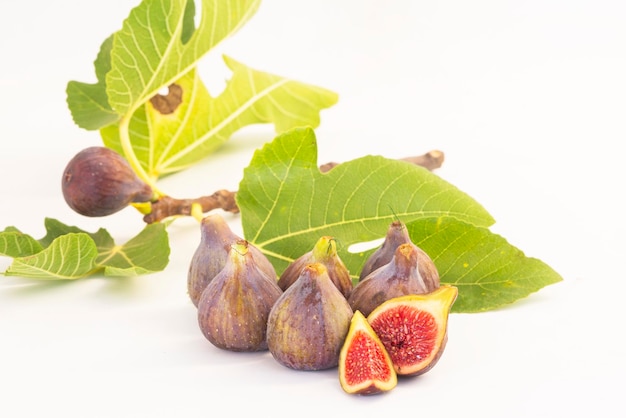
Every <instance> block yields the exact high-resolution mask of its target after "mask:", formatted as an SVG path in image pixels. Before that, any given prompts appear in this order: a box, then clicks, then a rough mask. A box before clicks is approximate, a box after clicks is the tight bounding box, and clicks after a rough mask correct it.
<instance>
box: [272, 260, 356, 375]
mask: <svg viewBox="0 0 626 418" xmlns="http://www.w3.org/2000/svg"><path fill="white" fill-rule="evenodd" d="M351 319H352V309H351V308H350V305H348V302H347V301H346V298H345V297H344V296H343V295H342V294H341V292H340V291H339V289H337V287H336V286H335V285H334V284H333V282H332V281H331V279H330V277H329V276H328V271H327V269H326V267H325V266H324V265H323V264H322V263H311V264H307V265H306V266H305V267H304V268H303V269H302V272H301V273H300V276H299V277H298V279H297V280H296V281H295V282H294V283H293V285H291V286H290V287H289V288H288V289H287V290H285V291H284V292H283V294H282V295H281V296H280V298H279V299H278V300H277V301H276V303H275V304H274V306H273V307H272V310H271V311H270V314H269V317H268V320H267V345H268V348H269V351H270V353H271V354H272V356H273V357H274V359H276V361H278V362H279V363H280V364H282V365H283V366H286V367H289V368H291V369H295V370H324V369H329V368H332V367H335V366H337V365H338V363H339V353H340V351H341V347H342V346H343V342H344V341H345V338H346V335H347V333H348V329H349V327H350V320H351Z"/></svg>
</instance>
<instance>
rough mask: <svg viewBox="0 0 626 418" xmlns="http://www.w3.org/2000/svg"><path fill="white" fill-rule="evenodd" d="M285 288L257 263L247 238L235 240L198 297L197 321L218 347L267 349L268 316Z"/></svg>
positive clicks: (206, 335)
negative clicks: (219, 268) (217, 271)
mask: <svg viewBox="0 0 626 418" xmlns="http://www.w3.org/2000/svg"><path fill="white" fill-rule="evenodd" d="M281 294H282V290H281V289H280V287H278V285H277V284H276V278H275V277H270V276H268V275H267V274H266V273H265V272H264V271H263V270H262V269H261V268H260V267H259V265H258V264H257V262H256V260H255V258H254V257H253V255H252V252H251V251H250V247H249V244H248V241H246V240H239V241H237V242H236V243H234V244H232V245H231V247H230V250H229V252H228V258H227V259H226V264H225V265H224V268H223V269H222V270H221V271H220V272H219V273H218V274H217V275H216V276H215V277H214V278H213V280H211V282H210V283H209V284H208V285H207V287H206V288H205V289H204V291H203V292H202V295H201V296H200V300H199V301H198V324H199V326H200V329H201V331H202V333H203V334H204V336H205V337H206V338H207V340H209V341H210V342H211V343H212V344H213V345H215V346H216V347H219V348H222V349H225V350H230V351H262V350H267V342H266V338H265V336H266V330H267V318H268V315H269V313H270V310H271V309H272V306H273V305H274V303H275V302H276V301H277V300H278V298H279V297H280V296H281Z"/></svg>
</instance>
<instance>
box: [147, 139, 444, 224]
mask: <svg viewBox="0 0 626 418" xmlns="http://www.w3.org/2000/svg"><path fill="white" fill-rule="evenodd" d="M400 160H401V161H407V162H409V163H412V164H415V165H419V166H422V167H424V168H426V169H428V170H431V171H432V170H435V169H437V168H439V167H441V165H442V164H443V160H444V154H443V152H441V151H437V150H435V151H429V152H427V153H426V154H423V155H417V156H413V157H406V158H401V159H400ZM339 164H340V163H334V162H330V163H326V164H323V165H321V166H320V171H321V172H323V173H326V172H328V171H329V170H331V169H332V168H333V167H336V166H337V165H339ZM236 195H237V192H235V191H229V190H218V191H216V192H215V193H213V194H212V195H210V196H202V197H199V198H197V199H176V198H173V197H170V196H163V197H161V198H160V199H159V200H157V201H156V202H152V204H151V211H150V213H149V214H147V215H145V216H144V218H143V220H144V222H146V223H148V224H151V223H154V222H160V221H162V220H163V219H166V218H169V217H172V216H193V215H194V207H196V208H197V207H199V208H200V209H201V212H202V213H206V212H209V211H211V210H214V209H222V210H224V211H226V212H232V213H239V207H238V206H237V203H236V201H235V197H236Z"/></svg>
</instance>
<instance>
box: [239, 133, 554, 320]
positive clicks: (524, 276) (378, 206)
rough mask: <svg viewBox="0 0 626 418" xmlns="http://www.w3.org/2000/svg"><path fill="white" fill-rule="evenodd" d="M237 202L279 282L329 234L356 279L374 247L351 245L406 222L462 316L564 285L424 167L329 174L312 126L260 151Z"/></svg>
mask: <svg viewBox="0 0 626 418" xmlns="http://www.w3.org/2000/svg"><path fill="white" fill-rule="evenodd" d="M237 204H238V206H239V208H240V210H241V220H242V227H243V230H244V236H245V238H246V239H247V240H249V241H250V242H252V243H253V244H254V245H256V246H257V247H259V249H260V250H261V251H263V252H264V253H265V254H266V255H267V257H268V258H269V259H270V260H271V261H272V263H273V264H274V266H275V268H276V271H277V273H278V274H281V273H282V271H284V269H285V268H286V266H287V265H288V264H289V263H291V262H292V261H293V260H294V259H296V258H297V257H299V256H300V255H302V254H303V253H305V252H306V251H308V250H309V249H310V248H311V247H312V246H313V245H314V244H315V242H316V241H317V239H319V237H320V236H323V235H327V236H333V237H335V238H336V239H337V240H338V242H339V243H340V244H341V245H340V247H339V248H338V254H339V256H340V258H341V259H342V260H343V261H344V263H345V265H346V267H347V268H348V270H349V271H350V274H351V276H352V277H353V280H355V279H356V278H357V277H358V275H359V272H360V270H361V268H362V266H363V264H364V262H365V260H366V258H367V257H368V256H369V254H371V253H372V252H373V251H374V250H375V249H370V250H367V251H360V252H351V251H350V247H351V246H352V245H353V244H360V243H364V242H369V241H374V240H376V239H381V238H383V237H384V236H385V234H386V232H387V229H388V227H389V224H390V223H391V222H392V221H394V220H396V219H400V220H402V221H403V222H404V223H405V224H407V225H411V231H412V235H411V237H412V240H414V242H415V244H416V245H418V246H421V245H423V247H422V248H423V249H424V251H426V252H427V253H428V254H429V255H430V256H431V258H433V259H434V260H435V261H436V263H435V264H436V265H437V268H438V269H439V270H440V271H441V273H442V274H443V277H442V282H446V283H449V284H454V285H455V286H458V287H459V302H458V304H455V310H456V311H457V312H460V311H465V312H474V311H482V310H488V309H494V308H496V307H498V306H501V305H503V304H506V303H510V302H512V301H514V300H516V299H519V298H521V297H524V296H526V295H528V294H529V293H531V292H532V291H535V290H538V289H539V288H541V287H543V286H545V285H547V284H550V283H554V282H555V281H558V280H559V279H560V277H559V276H558V274H556V273H555V272H554V271H553V270H551V269H550V268H549V267H548V266H546V265H545V264H543V263H542V262H540V261H539V260H534V259H528V258H526V257H525V256H524V255H523V254H522V253H521V251H519V250H517V249H515V248H514V247H512V246H510V245H508V244H507V243H506V241H504V239H502V238H501V237H498V236H496V235H494V234H492V233H491V232H490V231H489V230H488V228H489V227H490V226H491V225H492V224H493V222H494V220H493V218H492V217H491V215H490V214H489V213H488V212H487V211H486V210H485V209H484V208H483V207H482V206H481V205H480V204H479V203H478V202H476V201H475V200H474V199H472V198H471V197H470V196H468V195H467V194H466V193H464V192H462V191H461V190H459V189H458V188H456V187H455V186H453V185H451V184H449V183H448V182H446V181H445V180H443V179H441V178H440V177H439V176H437V175H436V174H434V173H432V172H430V171H428V170H426V169H424V168H422V167H419V166H416V165H414V164H410V163H406V162H402V161H398V160H391V159H387V158H384V157H380V156H365V157H362V158H358V159H355V160H352V161H348V162H344V163H342V164H339V165H338V166H336V167H335V168H333V169H331V170H330V171H329V172H327V173H322V172H321V171H320V170H319V168H318V163H317V142H316V137H315V134H314V132H313V130H312V129H310V128H296V129H292V130H290V131H287V132H285V133H283V134H282V135H279V136H278V137H276V138H275V139H274V141H272V142H270V143H268V144H266V145H265V146H264V147H263V148H261V149H259V150H257V151H256V152H255V154H254V156H253V158H252V160H251V162H250V165H249V166H248V167H247V168H246V169H245V170H244V177H243V179H242V181H241V183H240V185H239V191H238V192H237ZM427 226H428V227H429V228H427ZM459 262H460V263H461V266H460V267H459ZM465 262H467V263H468V267H469V266H475V267H476V268H464V267H463V266H464V264H463V263H465ZM485 277H487V279H486V278H485Z"/></svg>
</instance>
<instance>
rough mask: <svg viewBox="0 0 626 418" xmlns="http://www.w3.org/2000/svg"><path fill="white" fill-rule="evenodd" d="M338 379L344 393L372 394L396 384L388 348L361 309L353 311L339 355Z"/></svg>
mask: <svg viewBox="0 0 626 418" xmlns="http://www.w3.org/2000/svg"><path fill="white" fill-rule="evenodd" d="M339 382H340V384H341V387H342V388H343V390H344V391H345V392H346V393H350V394H358V395H374V394H377V393H381V392H387V391H390V390H391V389H393V388H394V387H396V385H397V383H398V378H397V374H396V371H395V369H394V367H393V363H392V361H391V358H390V357H389V354H388V353H387V349H386V348H385V346H384V345H383V343H382V342H381V341H380V338H378V336H377V335H376V333H375V332H374V330H373V329H372V327H371V325H370V324H369V322H367V319H366V318H365V316H363V314H362V313H361V311H355V312H354V315H353V316H352V321H351V322H350V329H349V331H348V336H347V337H346V340H345V342H344V344H343V347H342V348H341V352H340V354H339Z"/></svg>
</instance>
